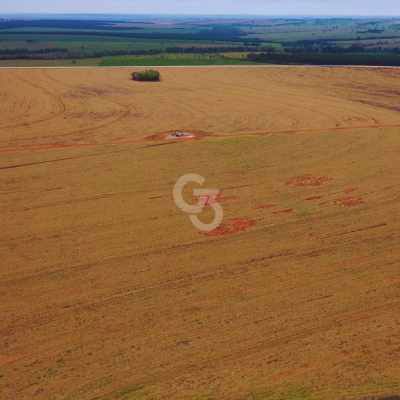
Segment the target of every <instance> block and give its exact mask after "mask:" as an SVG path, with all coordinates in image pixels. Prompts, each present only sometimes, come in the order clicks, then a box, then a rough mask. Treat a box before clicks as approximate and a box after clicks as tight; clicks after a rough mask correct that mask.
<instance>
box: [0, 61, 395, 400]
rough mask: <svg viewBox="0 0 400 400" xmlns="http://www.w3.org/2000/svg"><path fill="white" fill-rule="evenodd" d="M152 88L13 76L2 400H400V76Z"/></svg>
mask: <svg viewBox="0 0 400 400" xmlns="http://www.w3.org/2000/svg"><path fill="white" fill-rule="evenodd" d="M130 72H131V71H128V70H126V69H82V70H80V69H73V70H50V69H48V70H45V69H43V70H2V71H0V80H1V89H0V99H1V101H0V108H1V112H0V127H1V133H2V134H1V137H0V152H1V153H0V160H1V161H0V196H1V213H2V219H1V222H0V229H1V243H0V246H1V252H0V259H1V265H2V268H1V270H0V275H1V282H2V284H1V288H0V310H1V315H2V323H1V336H2V352H1V354H2V355H1V358H0V375H3V376H2V377H1V378H0V385H1V386H2V388H1V395H0V398H4V399H14V398H18V399H24V398H31V397H32V396H33V395H34V394H36V395H37V397H38V398H43V399H51V398H71V399H95V398H100V399H114V398H138V399H147V398H148V399H161V398H184V397H185V396H187V397H188V398H196V399H197V398H213V399H250V398H252V394H254V396H260V397H261V398H263V396H264V397H265V398H271V399H282V398H285V396H289V395H290V394H293V393H296V392H297V393H300V394H299V396H303V398H305V396H308V397H309V398H312V399H323V398H332V399H335V398H341V397H344V398H345V399H360V398H362V397H365V396H378V395H382V396H383V395H387V396H389V395H393V394H399V390H400V389H399V379H398V370H399V364H400V363H399V357H400V334H399V324H400V320H399V312H398V310H399V306H400V298H399V287H400V286H399V285H400V282H399V277H400V273H399V261H398V260H399V255H400V246H399V244H398V243H399V219H400V213H399V194H398V193H399V183H398V181H399V180H398V171H399V167H400V165H399V164H400V162H399V150H400V147H399V142H400V139H399V135H398V132H399V127H400V116H399V113H398V111H396V110H394V109H393V104H396V103H398V101H399V97H400V84H399V83H398V82H399V78H400V73H399V72H397V70H379V69H377V70H373V69H368V70H367V69H349V68H335V69H332V68H301V69H299V68H293V69H290V68H186V69H185V68H182V69H178V68H174V69H168V68H165V69H163V68H161V73H162V81H161V82H160V83H138V82H133V81H131V80H130V79H129V73H130ZM173 130H179V131H182V132H198V133H199V134H198V139H199V140H186V141H179V140H177V141H173V142H171V141H165V140H164V139H163V138H164V134H165V136H166V133H167V132H169V131H173ZM189 172H195V173H199V174H201V175H202V176H204V177H205V178H206V182H205V183H204V185H203V186H204V187H208V188H216V189H221V193H222V194H221V195H220V197H219V198H220V199H221V200H222V201H221V205H222V207H223V210H224V221H223V223H222V225H221V226H220V227H219V228H218V229H217V230H216V231H214V232H211V234H203V233H201V232H199V231H197V230H196V228H195V227H194V226H192V225H191V222H190V220H189V217H188V215H187V214H185V213H182V212H181V211H180V210H179V209H178V208H177V207H176V205H175V203H174V201H173V198H172V189H173V186H174V184H175V182H176V180H177V179H178V178H179V177H180V176H182V175H183V174H186V173H189ZM194 187H195V186H191V185H188V187H187V190H186V191H185V194H184V196H185V197H186V198H187V199H191V200H193V199H192V197H191V196H190V193H189V192H190V189H193V188H194ZM217 200H218V197H217ZM200 218H201V219H202V220H204V221H205V222H207V221H208V220H211V219H212V218H213V211H212V208H211V207H209V206H208V204H205V207H204V211H203V213H202V214H201V215H200ZM1 396H2V397H1ZM118 396H119V397H118ZM266 396H269V397H266Z"/></svg>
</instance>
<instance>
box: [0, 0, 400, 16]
mask: <svg viewBox="0 0 400 400" xmlns="http://www.w3.org/2000/svg"><path fill="white" fill-rule="evenodd" d="M5 13H74V14H75V13H76V14H80V13H90V14H100V13H112V14H116V13H121V14H223V15H228V14H242V15H243V14H247V15H326V16H328V15H334V16H339V15H343V16H346V15H347V16H363V15H371V16H400V1H399V0H379V1H377V0H145V1H143V0H139V1H138V0H68V1H65V0H62V1H61V0H35V1H32V0H13V1H6V0H0V14H5Z"/></svg>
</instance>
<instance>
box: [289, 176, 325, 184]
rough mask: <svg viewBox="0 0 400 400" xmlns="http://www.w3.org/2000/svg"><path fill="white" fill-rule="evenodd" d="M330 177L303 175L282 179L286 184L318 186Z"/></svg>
mask: <svg viewBox="0 0 400 400" xmlns="http://www.w3.org/2000/svg"><path fill="white" fill-rule="evenodd" d="M331 180H332V178H327V177H318V176H315V175H304V176H298V177H296V178H292V179H289V180H287V181H284V182H285V184H286V185H292V186H320V185H322V184H323V183H324V182H328V181H331Z"/></svg>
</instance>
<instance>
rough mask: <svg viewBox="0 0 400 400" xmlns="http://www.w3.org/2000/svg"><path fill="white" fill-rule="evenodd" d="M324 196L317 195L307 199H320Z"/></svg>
mask: <svg viewBox="0 0 400 400" xmlns="http://www.w3.org/2000/svg"><path fill="white" fill-rule="evenodd" d="M323 197H324V196H315V197H307V198H306V200H319V199H322V198H323Z"/></svg>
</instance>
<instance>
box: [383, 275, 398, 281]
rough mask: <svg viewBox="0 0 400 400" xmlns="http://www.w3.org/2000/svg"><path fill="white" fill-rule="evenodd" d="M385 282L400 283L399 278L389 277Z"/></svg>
mask: <svg viewBox="0 0 400 400" xmlns="http://www.w3.org/2000/svg"><path fill="white" fill-rule="evenodd" d="M383 280H384V281H386V282H395V281H400V277H399V276H388V277H386V278H383Z"/></svg>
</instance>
